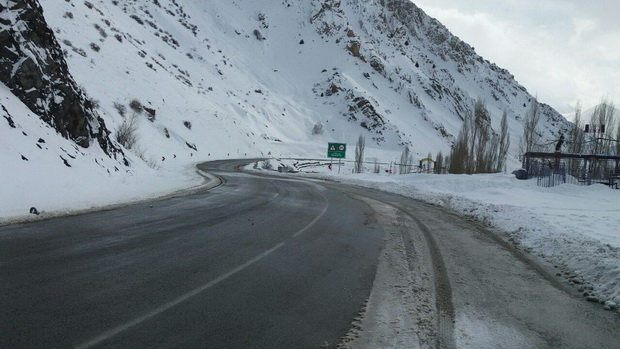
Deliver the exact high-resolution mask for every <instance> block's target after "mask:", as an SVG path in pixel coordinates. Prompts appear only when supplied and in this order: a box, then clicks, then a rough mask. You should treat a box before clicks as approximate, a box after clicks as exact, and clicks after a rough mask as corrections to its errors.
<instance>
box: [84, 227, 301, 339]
mask: <svg viewBox="0 0 620 349" xmlns="http://www.w3.org/2000/svg"><path fill="white" fill-rule="evenodd" d="M304 229H306V228H304ZM282 246H284V242H281V243H279V244H277V245H275V246H274V247H272V248H270V249H269V250H267V251H265V252H263V253H261V254H259V255H258V256H256V257H254V258H252V259H250V260H249V261H247V262H245V263H243V264H241V265H240V266H238V267H236V268H235V269H233V270H231V271H229V272H228V273H226V274H223V275H220V276H219V277H217V278H216V279H213V280H211V281H209V282H208V283H206V284H204V285H202V286H200V287H198V288H197V289H195V290H193V291H190V292H188V293H186V294H184V295H182V296H181V297H179V298H177V299H175V300H173V301H171V302H168V303H166V304H164V305H162V306H160V307H158V308H156V309H154V310H151V311H150V312H148V313H146V314H144V315H142V316H140V317H138V318H135V319H133V320H131V321H129V322H126V323H124V324H122V325H120V326H117V327H115V328H113V329H111V330H109V331H106V332H104V333H103V334H101V335H99V336H97V337H95V338H93V339H91V340H89V341H88V342H85V343H82V344H80V345H78V346H77V347H76V348H77V349H83V348H90V347H93V346H95V345H97V344H99V343H101V342H103V341H105V340H108V339H110V338H112V337H114V336H116V335H117V334H119V333H121V332H123V331H125V330H127V329H128V328H130V327H133V326H136V325H138V324H140V323H142V322H144V321H146V320H149V319H151V318H153V317H155V316H157V315H159V314H161V313H163V312H165V311H166V310H168V309H170V308H172V307H174V306H177V305H179V304H181V303H183V302H185V301H186V300H188V299H189V298H191V297H193V296H195V295H197V294H199V293H201V292H204V291H206V290H207V289H209V288H211V287H213V286H215V285H217V284H218V283H220V282H222V281H224V280H226V279H228V278H229V277H231V276H233V275H235V274H237V273H238V272H240V271H242V270H244V269H246V268H247V267H249V266H251V265H252V264H254V263H256V262H258V261H260V260H261V259H263V258H265V257H267V256H268V255H270V254H271V253H273V252H274V251H276V250H278V249H279V248H281V247H282Z"/></svg>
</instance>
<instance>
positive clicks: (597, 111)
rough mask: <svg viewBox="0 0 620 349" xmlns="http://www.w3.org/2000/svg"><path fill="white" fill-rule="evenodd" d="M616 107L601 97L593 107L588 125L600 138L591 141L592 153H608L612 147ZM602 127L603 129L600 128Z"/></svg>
mask: <svg viewBox="0 0 620 349" xmlns="http://www.w3.org/2000/svg"><path fill="white" fill-rule="evenodd" d="M615 111H616V108H615V106H614V104H613V102H610V101H608V100H607V99H603V100H602V101H601V103H600V104H599V105H597V106H596V108H594V113H593V114H592V117H591V118H590V126H591V127H592V128H593V129H595V130H596V132H595V137H599V138H600V139H598V140H596V141H595V142H592V143H591V144H592V152H593V153H594V154H609V153H610V152H611V149H612V146H611V144H612V142H611V139H612V138H613V132H614V128H615V117H614V114H615ZM603 127H604V131H603V130H602V128H603Z"/></svg>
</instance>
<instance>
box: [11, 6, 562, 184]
mask: <svg viewBox="0 0 620 349" xmlns="http://www.w3.org/2000/svg"><path fill="white" fill-rule="evenodd" d="M23 1H25V0H10V1H9V3H19V2H23ZM28 1H36V0H28ZM39 2H40V4H41V5H42V7H43V10H44V16H45V20H46V21H47V23H48V24H49V26H50V27H51V29H52V31H53V33H54V35H55V37H56V39H57V40H58V42H59V43H60V47H61V49H62V51H63V53H64V58H65V60H66V61H67V65H68V72H69V73H70V74H71V76H72V78H73V79H75V81H76V83H77V86H78V87H79V89H80V91H84V92H85V93H86V95H87V96H86V100H88V103H89V104H90V105H89V107H91V106H92V107H93V108H94V111H95V113H96V115H98V116H100V117H101V119H102V120H103V121H104V122H105V126H106V127H107V129H108V130H109V131H110V138H115V136H116V134H117V129H118V127H119V126H120V125H121V124H123V122H125V121H126V120H130V119H132V118H134V117H135V118H136V120H137V127H138V131H137V134H138V139H137V143H136V145H135V146H134V147H133V149H131V150H130V151H126V152H125V153H126V154H127V157H128V158H130V159H133V160H132V161H131V162H132V164H131V165H130V167H129V168H125V169H123V170H122V171H124V172H125V173H133V175H134V177H145V176H151V175H152V173H153V171H151V170H150V169H148V167H146V166H143V165H142V164H140V165H138V164H137V163H138V162H140V160H136V159H137V158H138V157H139V158H142V159H143V160H144V161H143V163H144V164H150V166H151V167H152V168H157V169H159V170H161V171H165V170H166V169H170V168H171V167H174V166H178V165H179V164H181V165H182V164H189V163H191V162H196V161H202V160H208V159H214V158H226V157H231V158H233V157H246V156H247V157H254V156H268V155H270V154H271V155H274V156H280V155H282V156H287V155H288V156H313V157H314V156H324V155H325V146H326V143H327V142H328V141H342V142H347V143H349V144H353V143H354V142H355V140H356V139H357V137H358V136H359V135H360V134H363V135H365V136H366V138H367V152H366V154H368V155H369V156H373V157H378V158H379V159H383V160H384V161H389V160H392V159H394V158H395V157H396V156H397V154H398V153H400V151H401V150H402V148H403V145H405V144H408V145H410V146H411V148H412V149H413V152H414V155H415V154H417V155H419V156H420V157H425V156H426V154H428V153H429V152H431V153H433V154H435V153H437V152H438V151H443V152H444V153H446V152H447V151H448V150H449V147H450V145H451V142H452V141H453V140H454V136H455V135H456V134H457V133H458V130H459V128H460V126H461V124H462V121H463V118H464V116H465V115H466V114H467V113H468V112H469V110H470V108H471V106H472V105H473V102H474V101H475V100H476V99H477V98H481V99H483V100H484V101H486V103H487V106H488V108H489V110H490V112H491V114H492V126H493V128H495V129H496V130H498V129H499V122H500V118H501V114H502V112H503V111H504V110H505V111H507V113H508V116H509V129H510V133H511V136H512V142H511V144H512V145H513V148H512V152H511V154H512V157H513V159H516V158H515V156H516V154H517V144H518V143H519V142H518V141H519V136H520V134H521V132H522V122H523V116H524V114H525V111H526V110H527V108H528V106H529V105H528V104H529V103H530V101H532V98H533V97H532V96H531V95H530V94H529V93H528V92H527V91H526V89H525V88H524V87H523V86H521V85H520V84H519V83H518V82H516V81H515V79H514V77H513V76H512V75H511V74H510V73H509V72H507V71H506V70H504V69H501V68H499V67H497V66H496V65H494V64H492V63H490V62H488V61H486V60H484V59H483V58H482V57H480V56H478V55H477V54H476V53H475V51H474V49H473V48H472V47H470V46H469V45H467V44H466V43H464V42H462V41H461V40H459V39H458V38H457V37H455V36H453V35H452V34H451V33H450V32H449V31H448V30H447V29H446V28H445V27H444V26H442V25H441V24H440V23H439V22H437V21H436V20H434V19H432V18H430V17H428V16H427V15H426V14H425V13H424V12H423V11H422V10H420V9H419V8H418V7H416V6H415V5H414V4H413V3H411V2H409V1H407V0H390V1H387V0H342V1H335V0H278V1H269V2H264V1H251V0H234V1H199V0H148V1H147V0H144V1H143V0H89V1H85V0H66V1H57V0H39ZM1 93H2V95H0V97H1V98H3V101H4V100H5V99H7V98H8V99H12V98H13V97H12V95H11V92H10V91H7V90H6V89H3V90H2V91H1ZM80 93H81V92H80ZM3 103H4V102H3ZM11 103H13V102H11ZM13 105H15V103H13ZM12 108H13V107H12ZM14 108H16V109H14V110H9V112H10V113H11V115H12V116H13V119H14V120H22V119H23V118H27V117H29V116H27V115H23V111H22V108H21V107H14ZM541 110H542V111H543V114H544V115H543V117H542V123H541V128H540V130H541V133H542V134H543V139H545V138H548V139H551V138H554V134H557V131H558V129H560V128H564V127H566V121H565V120H564V118H563V117H562V116H561V115H559V114H558V113H557V112H556V111H555V110H553V109H552V108H551V107H549V106H546V105H542V107H541ZM39 116H41V115H39ZM0 121H2V120H0ZM37 127H38V126H37ZM7 128H9V126H7V123H2V122H0V129H1V130H3V132H8V131H7ZM60 134H62V132H60ZM60 134H56V135H53V136H52V135H51V134H50V136H49V137H60ZM49 137H48V138H49ZM0 142H3V143H7V142H8V141H7V139H0ZM11 142H17V143H11V145H10V147H9V146H8V145H6V144H3V146H4V147H5V148H6V149H11V150H10V151H9V150H7V151H3V152H2V154H0V156H2V159H0V160H2V161H3V162H4V161H5V158H6V162H5V163H8V162H10V161H13V160H14V159H16V158H17V159H20V152H25V150H24V149H29V148H28V147H30V146H31V143H30V140H26V139H25V138H24V139H21V138H19V137H17V138H11ZM55 142H56V141H55ZM57 142H59V143H63V142H65V140H61V139H59V140H57ZM67 148H69V146H66V147H65V146H63V149H67ZM71 148H72V147H71ZM76 151H77V152H83V151H84V150H83V149H81V148H79V147H78V150H76ZM93 151H94V152H96V150H93ZM350 153H351V152H350ZM85 154H91V153H90V151H89V152H86V153H85ZM56 155H57V154H53V155H50V158H49V159H47V158H46V160H45V161H44V160H41V161H30V163H29V166H31V167H30V168H31V170H29V171H38V172H42V171H45V170H46V166H47V164H48V163H49V162H50V161H51V160H50V159H52V158H55V157H56ZM348 155H349V156H350V157H352V154H348ZM85 156H86V155H85ZM88 156H91V157H92V158H91V160H93V159H95V158H97V157H98V156H99V155H97V154H95V153H92V154H91V155H88ZM9 159H10V160H9ZM163 159H165V161H162V160H163ZM19 161H23V160H21V159H20V160H19ZM91 162H92V163H94V161H91ZM22 165H23V164H22ZM61 165H62V163H61ZM63 166H64V165H63ZM94 166H96V164H95V165H94ZM114 166H117V165H116V162H114V165H112V164H110V165H109V166H104V167H105V170H106V171H107V170H111V169H113V168H114ZM117 167H118V166H117ZM95 169H97V167H94V168H93V171H94V170H95ZM89 171H90V170H89ZM3 172H5V171H3ZM106 173H107V172H106ZM3 175H4V176H5V180H6V181H8V182H11V181H19V180H20V177H21V172H19V171H17V170H15V171H13V170H9V171H7V172H5V173H4V174H3ZM54 175H56V174H54ZM63 176H64V177H63V178H67V180H66V181H67V183H69V182H71V181H75V179H77V178H83V177H84V172H80V171H77V170H76V169H75V168H73V170H72V172H69V173H67V174H65V175H63ZM101 183H103V184H104V185H105V183H107V182H105V181H104V180H103V181H102V182H101ZM3 185H4V184H3ZM156 189H157V188H153V190H156Z"/></svg>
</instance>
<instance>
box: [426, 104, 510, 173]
mask: <svg viewBox="0 0 620 349" xmlns="http://www.w3.org/2000/svg"><path fill="white" fill-rule="evenodd" d="M509 147H510V134H509V132H508V120H507V115H506V112H504V115H503V116H502V122H501V125H500V131H499V133H497V132H495V131H494V130H493V128H492V127H491V115H490V113H489V111H488V109H487V107H486V105H485V104H484V102H483V101H482V100H480V99H479V100H477V101H476V103H475V104H474V108H473V110H472V111H471V112H470V113H469V114H468V115H467V116H466V117H465V120H464V122H463V126H462V127H461V130H460V132H459V135H458V137H457V139H456V142H455V143H454V146H453V147H452V151H451V153H450V156H449V157H448V158H447V165H448V171H449V172H450V173H456V174H462V173H467V174H471V173H493V172H501V171H504V170H505V167H506V157H507V155H508V148H509ZM435 165H436V166H437V164H435ZM440 166H441V165H440Z"/></svg>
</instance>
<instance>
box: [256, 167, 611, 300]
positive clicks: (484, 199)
mask: <svg viewBox="0 0 620 349" xmlns="http://www.w3.org/2000/svg"><path fill="white" fill-rule="evenodd" d="M271 163H272V166H273V169H277V167H278V166H279V165H280V164H283V165H288V166H290V167H300V164H302V163H303V162H299V161H296V160H283V161H276V160H272V161H271ZM314 163H315V164H316V166H311V167H305V168H302V175H303V174H304V172H306V173H307V172H314V173H313V174H311V175H312V176H319V177H323V178H329V179H332V180H337V181H342V182H347V183H352V184H357V185H361V186H365V187H371V188H376V189H380V190H384V191H388V192H394V193H398V194H401V195H405V196H409V197H412V198H415V199H419V200H423V201H425V202H428V203H432V204H437V205H440V206H443V207H446V208H448V209H450V210H453V211H455V212H457V213H459V214H461V215H465V216H470V217H472V218H475V219H477V220H479V221H482V222H484V223H486V224H488V225H490V226H492V227H494V228H496V229H499V230H501V231H502V232H504V233H505V238H506V239H508V240H510V241H512V242H513V243H515V244H517V245H519V246H520V247H521V248H523V249H524V250H526V251H528V252H531V253H534V254H536V255H538V256H541V257H543V258H544V259H546V260H547V261H549V262H550V263H552V264H554V265H556V266H557V267H558V269H557V272H558V273H559V274H561V276H563V277H565V278H566V279H568V280H569V282H570V283H571V284H574V285H575V287H576V288H577V289H578V290H580V292H583V293H584V296H585V295H589V296H595V297H596V298H597V299H598V300H600V301H607V300H611V301H614V302H615V304H616V305H618V304H619V303H620V191H618V190H611V189H609V188H607V187H606V186H604V185H592V186H579V185H572V184H564V185H560V186H557V187H554V188H541V187H538V186H537V185H536V181H534V180H527V181H520V180H517V179H516V178H514V176H513V175H509V174H479V175H432V174H412V175H390V174H388V173H385V171H384V170H383V171H382V173H380V174H374V173H373V174H371V173H365V174H352V173H351V164H350V163H347V164H345V165H344V166H343V167H342V168H341V175H337V174H335V171H336V167H335V166H334V167H333V169H332V170H331V171H330V170H329V169H328V168H327V165H326V164H327V163H328V162H322V163H320V162H314ZM252 167H253V166H252ZM257 167H258V169H261V168H262V167H263V166H262V164H259V166H257ZM306 175H307V174H306Z"/></svg>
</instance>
